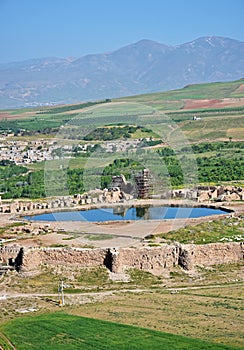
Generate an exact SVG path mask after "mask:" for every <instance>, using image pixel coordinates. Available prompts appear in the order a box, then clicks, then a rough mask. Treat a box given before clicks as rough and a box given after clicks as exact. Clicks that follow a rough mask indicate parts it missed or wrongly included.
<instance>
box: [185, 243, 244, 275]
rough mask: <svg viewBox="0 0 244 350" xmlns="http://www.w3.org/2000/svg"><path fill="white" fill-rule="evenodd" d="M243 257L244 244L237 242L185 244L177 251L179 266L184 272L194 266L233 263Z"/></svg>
mask: <svg viewBox="0 0 244 350" xmlns="http://www.w3.org/2000/svg"><path fill="white" fill-rule="evenodd" d="M243 257H244V244H243V243H237V242H229V243H210V244H185V245H181V247H180V251H179V265H180V266H181V267H183V268H184V269H186V270H191V269H193V268H194V267H195V266H206V267H207V266H212V265H218V264H227V263H235V262H238V261H242V260H243Z"/></svg>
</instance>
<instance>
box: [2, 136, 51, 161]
mask: <svg viewBox="0 0 244 350" xmlns="http://www.w3.org/2000/svg"><path fill="white" fill-rule="evenodd" d="M54 149H55V142H54V141H44V140H38V141H28V142H27V141H18V140H15V141H12V140H5V141H2V142H1V141H0V160H6V159H7V160H10V161H13V162H15V164H17V165H25V164H30V163H34V162H42V161H45V160H50V159H53V156H52V151H53V150H54Z"/></svg>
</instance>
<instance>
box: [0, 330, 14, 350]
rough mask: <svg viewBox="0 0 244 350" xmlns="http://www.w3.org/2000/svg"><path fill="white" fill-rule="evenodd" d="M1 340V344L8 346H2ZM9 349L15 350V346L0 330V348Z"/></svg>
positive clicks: (0, 349) (2, 349)
mask: <svg viewBox="0 0 244 350" xmlns="http://www.w3.org/2000/svg"><path fill="white" fill-rule="evenodd" d="M1 340H2V341H3V344H7V346H8V348H4V347H3V345H1V343H2V342H1ZM4 346H5V345H4ZM9 349H11V350H17V348H16V347H15V346H14V345H13V344H12V343H11V341H10V340H9V339H8V338H7V337H6V336H5V335H4V334H3V333H2V332H0V350H9Z"/></svg>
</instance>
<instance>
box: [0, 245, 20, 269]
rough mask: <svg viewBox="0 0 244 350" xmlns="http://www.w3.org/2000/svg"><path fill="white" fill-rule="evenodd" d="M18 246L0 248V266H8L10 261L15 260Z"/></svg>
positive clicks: (18, 249)
mask: <svg viewBox="0 0 244 350" xmlns="http://www.w3.org/2000/svg"><path fill="white" fill-rule="evenodd" d="M19 251H20V246H17V245H12V246H0V264H2V265H8V264H9V261H10V259H12V260H15V259H16V257H17V255H18V254H19Z"/></svg>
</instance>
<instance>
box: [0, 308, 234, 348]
mask: <svg viewBox="0 0 244 350" xmlns="http://www.w3.org/2000/svg"><path fill="white" fill-rule="evenodd" d="M1 328H2V331H3V333H4V334H5V335H6V336H7V337H8V338H9V339H10V341H11V342H12V343H13V345H14V346H15V347H16V348H17V349H18V350H35V349H38V350H42V349H43V350H44V349H45V350H48V349H50V350H59V349H66V350H72V349H79V350H81V349H85V350H89V349H104V350H105V349H106V350H110V349H119V350H129V349H131V350H137V349H138V350H142V349H143V350H147V349H148V350H157V349H158V350H159V349H162V350H183V349H185V350H187V349H194V350H200V349H201V350H205V349H206V350H220V349H226V350H227V349H234V348H233V347H230V346H225V345H220V344H214V343H209V342H204V341H201V340H196V339H193V338H187V337H183V336H178V335H173V334H168V333H163V332H159V331H153V330H149V329H144V328H139V327H134V326H128V325H122V324H118V323H113V322H107V321H101V320H96V319H91V318H84V317H79V316H74V315H69V314H66V313H61V312H59V313H50V314H43V315H39V316H32V317H23V318H17V319H15V320H13V321H10V322H8V323H7V324H5V325H3V326H2V327H1Z"/></svg>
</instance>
